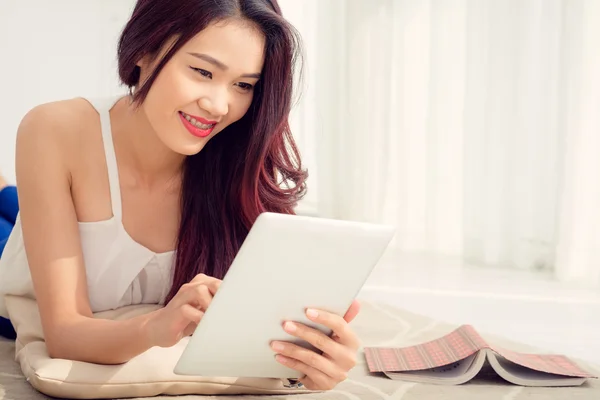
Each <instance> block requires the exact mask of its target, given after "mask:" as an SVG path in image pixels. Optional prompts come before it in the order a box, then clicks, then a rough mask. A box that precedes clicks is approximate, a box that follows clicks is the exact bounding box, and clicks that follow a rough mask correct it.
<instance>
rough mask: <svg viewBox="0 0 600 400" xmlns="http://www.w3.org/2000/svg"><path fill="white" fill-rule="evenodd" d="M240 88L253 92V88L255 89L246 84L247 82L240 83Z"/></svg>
mask: <svg viewBox="0 0 600 400" xmlns="http://www.w3.org/2000/svg"><path fill="white" fill-rule="evenodd" d="M238 86H239V87H241V88H242V89H244V90H246V91H248V90H252V88H253V87H254V86H252V85H251V84H249V83H245V82H240V83H238Z"/></svg>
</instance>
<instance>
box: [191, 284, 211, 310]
mask: <svg viewBox="0 0 600 400" xmlns="http://www.w3.org/2000/svg"><path fill="white" fill-rule="evenodd" d="M190 296H192V297H191V298H190V301H191V302H192V303H191V304H193V305H195V306H196V307H200V309H202V310H203V311H206V309H207V308H208V306H209V304H210V303H211V301H212V297H213V296H212V293H211V292H210V289H209V288H208V287H207V286H205V285H198V286H195V287H194V288H193V289H192V290H190Z"/></svg>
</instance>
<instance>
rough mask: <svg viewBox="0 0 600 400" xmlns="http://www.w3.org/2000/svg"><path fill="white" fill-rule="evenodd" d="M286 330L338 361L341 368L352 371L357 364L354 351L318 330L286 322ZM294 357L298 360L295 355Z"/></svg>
mask: <svg viewBox="0 0 600 400" xmlns="http://www.w3.org/2000/svg"><path fill="white" fill-rule="evenodd" d="M284 329H285V331H286V332H287V333H289V334H290V335H293V336H295V337H298V338H300V339H303V340H305V341H307V342H308V343H310V344H312V345H313V346H314V347H316V348H317V349H319V350H321V351H322V352H323V353H324V354H326V355H327V356H328V357H330V358H332V359H333V360H335V361H336V363H337V364H339V365H340V366H342V367H344V368H347V369H350V368H352V367H354V365H355V363H356V356H355V354H354V351H353V349H350V348H348V347H346V346H344V345H342V344H341V343H338V342H336V341H335V340H333V339H332V338H330V337H329V336H327V335H325V334H324V333H323V332H321V331H319V330H318V329H314V328H310V327H308V326H306V325H303V324H297V323H293V322H286V323H285V325H284ZM291 356H292V357H294V358H296V357H295V356H294V355H291Z"/></svg>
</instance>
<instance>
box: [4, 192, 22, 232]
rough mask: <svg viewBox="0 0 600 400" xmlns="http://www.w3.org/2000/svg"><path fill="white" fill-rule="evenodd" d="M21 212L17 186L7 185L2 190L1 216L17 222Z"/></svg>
mask: <svg viewBox="0 0 600 400" xmlns="http://www.w3.org/2000/svg"><path fill="white" fill-rule="evenodd" d="M18 213H19V198H18V196H17V187H16V186H6V187H5V188H4V189H2V190H0V216H1V217H2V218H4V219H5V220H7V221H8V222H10V223H12V224H13V225H14V224H15V221H16V220H17V214H18Z"/></svg>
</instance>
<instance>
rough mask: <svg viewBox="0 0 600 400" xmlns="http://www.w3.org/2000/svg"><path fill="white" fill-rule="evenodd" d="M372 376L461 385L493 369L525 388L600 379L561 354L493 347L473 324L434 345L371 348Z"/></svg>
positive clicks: (367, 353) (368, 353)
mask: <svg viewBox="0 0 600 400" xmlns="http://www.w3.org/2000/svg"><path fill="white" fill-rule="evenodd" d="M365 358H366V361H367V365H368V368H369V370H370V372H372V373H383V374H385V375H386V376H387V377H389V378H391V379H397V380H405V381H411V382H421V383H433V384H445V385H460V384H463V383H465V382H468V381H470V380H471V379H473V378H474V377H475V376H476V375H478V374H479V373H481V372H482V370H487V369H490V368H491V369H492V370H493V371H494V372H495V373H496V374H498V375H499V376H501V377H502V378H504V379H505V380H507V381H508V382H511V383H514V384H516V385H522V386H578V385H581V384H582V383H584V382H585V381H586V380H587V379H588V378H597V376H594V375H592V374H590V373H589V372H586V371H584V370H583V369H582V368H581V367H579V366H578V365H577V364H576V363H575V362H573V361H572V360H570V359H568V358H567V357H565V356H562V355H545V354H524V353H516V352H514V351H510V350H506V349H503V348H500V347H498V346H492V345H490V344H488V343H487V342H486V341H485V340H484V339H483V338H482V337H481V336H480V335H479V333H477V331H476V330H475V329H474V328H473V327H472V326H471V325H463V326H461V327H459V328H458V329H456V330H454V331H453V332H451V333H449V334H447V335H446V336H444V337H442V338H440V339H436V340H433V341H431V342H427V343H423V344H419V345H415V346H410V347H404V348H383V347H366V348H365Z"/></svg>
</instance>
